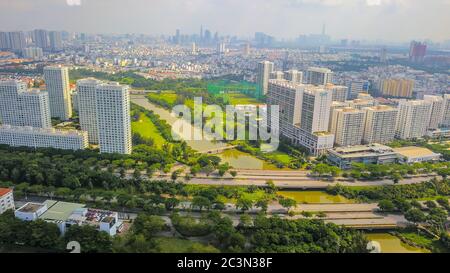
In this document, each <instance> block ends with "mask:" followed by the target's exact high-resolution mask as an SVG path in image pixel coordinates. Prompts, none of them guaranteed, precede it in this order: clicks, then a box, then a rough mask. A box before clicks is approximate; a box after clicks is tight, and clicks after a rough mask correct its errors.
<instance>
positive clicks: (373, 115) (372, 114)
mask: <svg viewBox="0 0 450 273" xmlns="http://www.w3.org/2000/svg"><path fill="white" fill-rule="evenodd" d="M363 110H365V111H366V122H365V127H364V135H363V142H364V143H365V144H370V143H381V144H384V143H389V142H391V141H392V140H394V136H395V122H396V121H397V109H396V108H393V107H390V106H387V105H379V106H373V107H367V108H363Z"/></svg>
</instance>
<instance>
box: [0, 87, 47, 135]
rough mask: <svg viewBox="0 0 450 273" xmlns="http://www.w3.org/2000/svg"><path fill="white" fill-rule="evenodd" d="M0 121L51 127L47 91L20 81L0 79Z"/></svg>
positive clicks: (15, 124) (11, 123) (18, 124)
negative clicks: (28, 86)
mask: <svg viewBox="0 0 450 273" xmlns="http://www.w3.org/2000/svg"><path fill="white" fill-rule="evenodd" d="M0 121H1V122H2V123H3V124H9V125H14V126H32V127H39V128H49V127H51V119H50V112H49V98H48V94H47V92H42V91H39V90H28V89H27V84H26V83H24V82H20V81H15V80H9V81H0Z"/></svg>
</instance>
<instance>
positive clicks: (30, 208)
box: [18, 203, 45, 213]
mask: <svg viewBox="0 0 450 273" xmlns="http://www.w3.org/2000/svg"><path fill="white" fill-rule="evenodd" d="M43 207H45V204H39V203H26V204H25V205H23V206H22V207H21V208H19V209H18V211H20V212H24V213H34V212H36V211H38V210H40V209H41V208H43Z"/></svg>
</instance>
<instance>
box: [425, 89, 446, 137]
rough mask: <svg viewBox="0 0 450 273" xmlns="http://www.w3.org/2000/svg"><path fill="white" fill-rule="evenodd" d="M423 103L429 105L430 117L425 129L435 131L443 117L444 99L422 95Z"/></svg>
mask: <svg viewBox="0 0 450 273" xmlns="http://www.w3.org/2000/svg"><path fill="white" fill-rule="evenodd" d="M423 100H424V101H428V102H430V103H431V115H430V121H429V122H428V127H427V129H433V130H434V129H437V128H439V125H440V124H441V123H442V118H443V115H444V99H443V98H442V97H441V96H432V95H424V96H423Z"/></svg>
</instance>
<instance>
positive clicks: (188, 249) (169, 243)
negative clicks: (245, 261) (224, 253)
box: [155, 237, 220, 253]
mask: <svg viewBox="0 0 450 273" xmlns="http://www.w3.org/2000/svg"><path fill="white" fill-rule="evenodd" d="M155 241H156V244H157V247H156V248H157V249H158V252H160V253H219V252H220V251H219V250H218V249H217V248H215V247H213V246H209V245H204V244H202V243H198V242H193V241H189V240H185V239H178V238H168V237H159V238H156V239H155Z"/></svg>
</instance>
